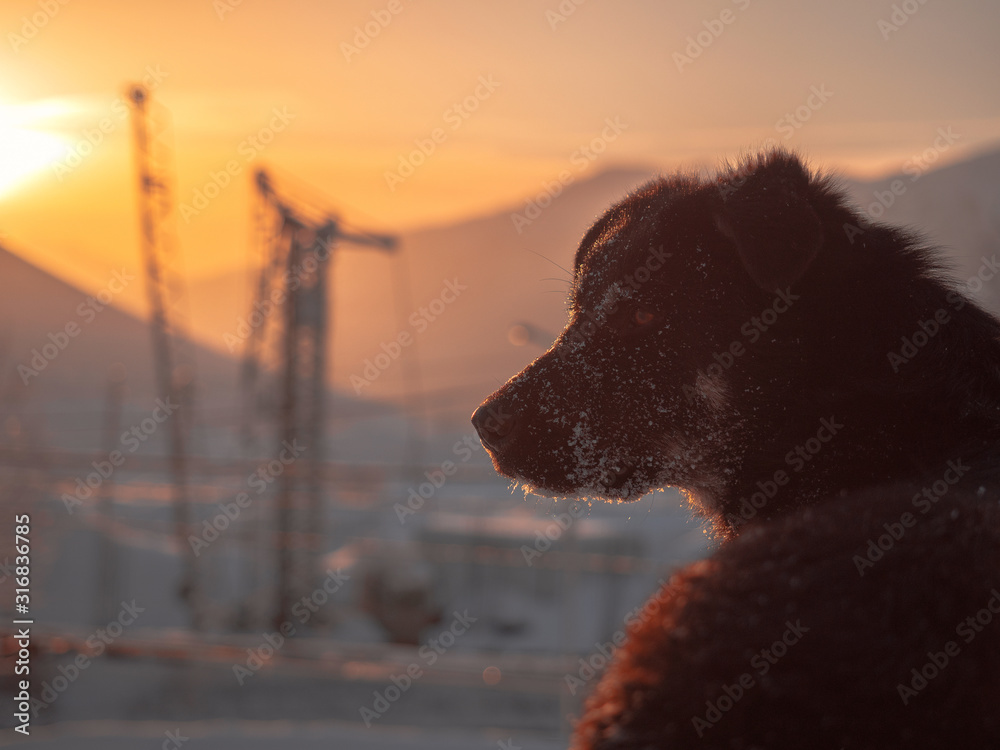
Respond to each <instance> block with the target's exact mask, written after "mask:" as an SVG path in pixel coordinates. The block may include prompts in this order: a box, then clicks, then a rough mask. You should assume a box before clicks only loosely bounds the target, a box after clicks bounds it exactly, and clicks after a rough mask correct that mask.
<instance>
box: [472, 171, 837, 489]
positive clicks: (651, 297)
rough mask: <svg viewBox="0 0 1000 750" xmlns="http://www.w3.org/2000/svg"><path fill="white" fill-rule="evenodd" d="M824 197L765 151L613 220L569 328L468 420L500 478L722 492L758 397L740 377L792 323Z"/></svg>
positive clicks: (595, 243)
mask: <svg viewBox="0 0 1000 750" xmlns="http://www.w3.org/2000/svg"><path fill="white" fill-rule="evenodd" d="M824 194H825V186H824V183H823V182H822V181H819V182H817V181H814V180H813V179H812V178H811V177H810V175H809V174H808V172H807V171H806V170H805V169H804V168H803V166H802V165H801V164H800V162H799V161H798V160H797V159H796V158H795V157H793V156H791V155H788V154H786V153H783V152H775V153H770V154H766V155H761V156H759V157H756V158H755V159H752V160H748V161H747V162H745V163H744V164H742V165H741V166H740V167H737V168H733V169H730V170H728V171H727V172H725V173H723V174H721V175H719V176H718V177H717V178H715V179H714V180H699V179H696V178H688V177H673V178H669V179H660V180H656V181H653V182H651V183H649V184H647V185H646V186H644V187H643V188H641V189H639V190H638V191H637V192H635V193H634V194H632V195H630V196H629V197H627V198H626V199H625V200H623V201H622V202H620V203H618V204H617V205H615V206H613V207H612V208H611V209H610V210H609V211H608V212H607V213H606V214H605V215H604V216H602V217H601V218H600V219H599V220H598V221H597V223H595V224H594V226H593V227H591V229H590V230H589V231H588V232H587V234H586V236H585V237H584V238H583V240H582V242H581V243H580V247H579V249H578V251H577V253H576V260H575V268H574V275H573V282H572V288H571V292H570V300H569V302H570V320H569V323H568V324H567V326H566V328H565V329H564V330H563V332H562V333H561V334H560V335H559V337H558V338H557V339H556V341H555V342H554V343H553V345H552V347H551V348H550V349H549V350H548V351H547V352H546V353H545V354H543V355H542V356H540V357H539V358H538V359H536V360H535V361H534V362H533V363H532V364H530V365H529V366H528V367H527V368H525V369H524V370H523V371H522V372H520V373H518V374H517V375H515V376H514V377H513V378H511V379H510V381H508V382H507V383H506V384H505V385H504V386H503V387H502V388H500V389H499V390H498V391H496V392H495V393H494V394H492V395H491V396H490V397H489V398H487V399H486V400H485V401H484V402H483V404H482V405H481V406H480V407H479V408H478V409H477V410H476V412H475V414H474V415H473V418H472V421H473V424H474V425H475V427H476V429H477V431H478V432H479V435H480V437H481V439H482V442H483V444H484V445H485V447H486V448H487V449H488V450H489V453H490V455H491V456H492V458H493V463H494V466H495V467H496V469H497V471H499V472H500V473H502V474H504V475H506V476H509V477H512V478H514V479H516V480H518V481H520V482H521V483H522V484H523V486H524V487H525V489H526V490H528V491H531V492H535V493H537V494H546V495H552V496H589V497H603V498H608V499H617V500H634V499H636V498H639V497H640V496H642V495H643V494H645V493H647V492H649V491H650V490H652V489H654V488H659V487H662V486H665V485H674V486H678V487H681V488H683V489H685V490H688V491H690V492H692V493H694V494H696V495H698V494H702V493H708V494H713V493H716V492H718V491H720V490H721V485H724V484H725V483H726V481H727V474H730V473H732V472H734V471H735V470H736V469H737V467H738V463H739V461H740V454H741V453H742V452H745V446H741V445H740V444H739V443H740V441H739V440H736V439H735V437H734V436H736V435H738V434H739V433H740V430H741V425H744V424H745V423H746V422H747V420H751V419H752V418H753V415H752V414H748V413H747V409H748V408H749V409H753V408H754V407H753V406H752V405H753V403H754V391H759V390H761V384H760V383H755V382H753V379H754V377H757V376H756V375H754V374H752V373H749V372H748V371H747V370H748V368H747V367H746V366H745V365H746V364H747V363H749V362H750V361H752V360H754V359H755V358H758V357H760V356H767V355H766V354H764V353H763V351H762V350H764V349H767V348H768V347H771V348H773V346H774V344H775V343H776V342H778V340H779V337H775V335H774V333H773V332H772V330H771V329H772V327H774V331H777V330H778V329H779V326H780V325H781V322H780V321H778V320H777V318H779V317H781V316H783V315H792V310H793V309H794V305H795V285H796V284H797V282H799V280H800V279H801V278H802V277H803V275H804V274H806V272H807V271H808V270H809V268H810V265H811V264H812V262H813V260H814V259H815V258H816V256H817V254H818V253H819V252H820V249H821V246H822V245H823V237H824V227H823V225H822V223H821V221H820V218H819V215H818V214H817V212H816V211H815V210H814V208H813V206H812V205H811V201H813V200H814V199H817V196H822V195H824ZM754 349H757V351H751V350H754ZM748 405H749V406H748Z"/></svg>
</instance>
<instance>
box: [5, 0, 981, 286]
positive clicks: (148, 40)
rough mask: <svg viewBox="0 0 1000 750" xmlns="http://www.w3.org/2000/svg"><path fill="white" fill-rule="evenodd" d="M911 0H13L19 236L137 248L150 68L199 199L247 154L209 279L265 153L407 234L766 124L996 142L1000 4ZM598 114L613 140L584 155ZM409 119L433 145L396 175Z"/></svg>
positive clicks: (705, 152) (192, 254) (204, 251)
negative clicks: (139, 105) (143, 95)
mask: <svg viewBox="0 0 1000 750" xmlns="http://www.w3.org/2000/svg"><path fill="white" fill-rule="evenodd" d="M63 3H65V4H63ZM894 5H896V6H897V7H898V6H899V3H898V2H883V1H882V0H877V1H872V0H846V1H845V2H838V3H822V4H821V3H799V2H793V1H792V0H785V1H780V0H772V1H770V2H764V0H717V1H716V2H691V3H662V2H653V1H652V0H644V1H633V2H627V1H626V2H616V3H611V2H607V1H606V0H605V1H601V0H586V1H584V2H581V0H563V2H561V3H560V2H559V0H551V1H548V2H545V1H534V0H513V1H512V2H507V3H502V4H501V3H469V2H459V1H458V0H439V1H437V2H435V1H434V0H392V1H391V2H390V0H371V1H370V2H369V1H358V0H339V1H338V2H336V3H329V2H320V1H319V0H311V1H306V0H299V1H298V2H285V3H279V2H276V1H274V0H241V1H240V0H215V1H214V2H213V0H180V1H178V2H172V3H156V4H154V3H135V2H122V1H120V0H88V1H87V2H83V0H63V2H60V0H35V1H34V2H30V1H28V0H5V2H4V3H3V6H2V9H0V31H2V33H3V37H4V38H3V39H0V137H2V140H3V141H4V143H5V145H4V146H3V147H0V162H3V163H2V164H0V169H2V170H3V172H2V173H0V241H2V242H3V243H4V244H6V245H9V246H10V247H12V249H14V250H16V251H17V252H19V253H21V254H22V255H24V256H25V257H26V258H27V259H29V260H31V261H32V262H35V263H37V264H38V265H41V266H42V267H44V268H46V269H47V270H50V271H52V272H54V273H56V274H58V275H60V276H62V277H63V278H66V279H68V280H70V281H72V282H74V283H77V284H79V285H81V286H84V287H86V288H91V289H96V288H99V287H101V286H103V285H104V284H105V283H106V281H107V279H108V278H109V275H110V273H111V272H112V270H113V269H114V268H115V267H116V266H121V265H127V266H130V267H137V265H138V264H137V261H136V258H137V239H136V236H137V232H136V212H135V198H134V195H133V191H132V186H133V181H134V177H133V171H132V161H131V150H130V147H131V144H130V128H129V122H128V119H127V116H126V113H125V109H124V105H123V103H122V101H121V100H120V97H121V96H122V93H123V91H124V85H125V84H126V82H128V81H133V80H139V79H142V78H143V76H147V81H148V82H149V83H151V84H154V85H155V88H154V92H153V95H154V98H155V99H156V100H157V101H158V102H159V103H160V104H162V105H164V106H165V107H167V108H168V109H169V110H170V113H171V115H172V120H173V127H172V129H171V131H170V133H169V134H170V136H171V137H172V140H173V143H174V145H175V148H176V152H175V155H176V158H175V169H176V175H177V183H178V191H177V198H178V203H179V204H187V205H189V206H190V205H193V201H194V195H195V191H196V190H199V189H201V190H204V188H205V186H206V185H207V184H208V183H210V182H211V181H212V174H213V172H215V173H218V172H220V171H222V170H225V168H226V165H227V162H232V164H230V166H231V167H233V165H235V167H233V169H232V171H234V172H236V176H235V178H234V179H233V180H232V182H230V183H229V184H227V185H225V186H224V187H223V188H222V189H221V190H220V191H219V195H218V197H216V198H215V199H214V200H211V201H210V202H209V203H208V205H207V206H206V207H205V208H204V209H202V210H198V211H197V213H193V212H191V211H185V212H184V213H185V216H184V218H181V219H180V220H179V225H178V226H179V234H180V239H181V243H182V247H183V249H184V257H185V263H186V266H187V269H188V272H189V273H190V274H191V275H192V276H209V275H212V274H215V273H219V272H221V271H224V270H228V269H233V268H243V267H244V266H245V264H246V259H247V257H248V254H247V252H248V251H247V242H248V234H249V215H250V196H251V193H250V187H249V176H250V174H251V172H252V170H253V168H254V166H256V165H257V163H258V162H260V161H263V162H265V163H268V164H271V165H274V166H275V167H277V168H278V169H279V170H280V173H281V174H286V175H294V176H296V177H297V178H299V179H301V180H302V181H303V182H304V183H308V184H311V185H313V186H316V187H317V188H318V189H319V190H321V191H322V192H323V193H325V194H326V195H327V196H329V199H330V201H331V203H332V204H333V205H334V206H338V207H340V208H341V209H342V210H343V212H344V214H345V215H346V216H347V217H349V218H351V219H352V220H353V221H354V222H355V223H357V224H363V225H366V226H371V227H372V228H378V229H384V230H393V231H395V230H399V229H401V228H405V227H412V226H417V225H423V224H433V223H440V222H443V221H449V220H453V219H456V218H460V217H463V216H468V215H473V214H476V213H481V212H484V211H490V210H495V209H498V208H501V207H504V206H508V205H511V204H514V203H516V202H517V201H519V200H521V199H523V198H524V197H526V196H532V195H535V194H537V193H538V192H539V191H540V189H541V186H542V184H543V182H544V181H546V180H550V179H552V178H553V177H555V176H556V175H558V174H559V173H560V171H563V170H566V169H569V170H571V171H572V172H573V174H574V175H581V176H582V175H584V174H589V173H593V172H594V171H596V170H599V169H602V168H606V167H611V166H616V165H622V164H628V165H637V164H643V165H650V166H652V167H659V168H667V169H669V168H673V167H675V166H677V165H692V164H699V163H707V164H712V163H715V162H716V160H717V159H718V158H719V157H720V156H731V155H734V154H736V153H738V152H739V150H740V149H741V148H743V147H746V146H748V145H753V144H755V143H756V144H759V143H761V142H763V141H765V140H766V139H768V138H772V139H774V140H776V141H778V142H781V143H784V144H786V145H789V146H792V147H794V148H797V149H800V150H801V151H803V152H804V153H806V154H808V155H809V156H810V157H811V158H812V160H813V162H814V163H816V164H818V165H825V166H836V167H838V168H843V169H847V170H850V171H853V172H855V173H858V174H876V173H879V172H885V171H889V170H894V169H898V168H899V167H900V166H901V165H902V164H903V163H904V162H905V161H906V159H908V158H909V157H911V156H912V155H914V154H917V153H919V152H921V151H922V150H923V149H925V148H926V147H928V146H929V145H930V144H931V143H932V142H933V140H934V137H935V132H936V130H937V129H938V128H940V127H952V128H953V130H954V131H955V132H957V133H959V134H961V140H960V142H959V143H958V144H957V145H956V147H955V148H953V149H952V150H951V151H950V152H949V153H948V154H947V158H948V159H955V158H960V157H961V156H962V155H963V154H966V153H969V152H970V151H975V150H981V149H983V148H986V147H989V146H994V145H996V144H997V143H998V141H1000V86H997V85H996V81H997V80H998V73H1000V48H998V45H997V44H996V38H997V32H998V30H1000V5H998V4H997V3H995V2H993V0H961V1H954V2H949V3H944V2H935V1H934V0H931V1H930V2H927V3H926V4H924V5H920V4H919V3H918V2H917V0H908V1H907V2H906V3H903V5H905V6H907V7H908V8H911V9H913V8H915V9H916V12H915V13H913V14H912V16H907V15H906V14H905V13H903V15H899V14H900V13H902V11H900V10H897V11H896V13H897V15H896V16H895V18H894V17H893V6H894ZM566 11H571V12H568V13H567V12H566ZM379 19H381V23H380V22H379ZM900 20H905V23H899V21H900ZM366 23H367V24H368V29H369V31H377V34H375V35H374V36H373V37H371V38H368V37H367V36H366V35H364V27H365V25H366ZM880 23H881V25H880ZM887 24H892V26H889V25H887ZM359 27H361V31H360V32H359V31H358V29H359ZM719 31H721V33H718V34H717V36H716V35H715V34H714V33H713V32H719ZM359 33H360V34H362V36H360V37H359V36H358V35H359ZM345 44H346V45H351V47H345V46H344V45H345ZM362 44H364V46H363V47H362ZM678 55H685V56H688V57H689V61H685V60H684V59H682V58H681V57H678ZM695 55H696V56H695ZM816 92H821V94H817V93H816ZM810 104H812V105H813V106H812V107H810V106H809V105H810ZM796 110H797V111H798V113H799V117H797V118H795V119H794V122H790V121H789V120H786V119H784V118H785V117H786V115H787V114H789V113H795V112H796ZM276 113H282V115H281V116H280V117H279V116H277V115H276ZM793 117H794V115H793ZM102 120H103V121H104V122H103V124H104V127H105V131H106V132H103V133H102V132H101V130H100V127H101V124H102ZM608 121H611V122H616V123H618V124H619V126H620V127H619V128H618V129H617V130H618V131H620V132H615V131H614V130H608V129H607V125H606V123H607V122H608ZM793 125H795V126H798V127H793ZM272 126H273V128H274V130H273V132H269V131H268V129H269V128H271V127H272ZM261 129H264V130H265V132H264V133H261V132H260V131H261ZM602 131H604V132H605V134H614V138H613V140H611V139H608V140H607V141H605V142H598V143H597V144H596V146H597V147H600V148H601V150H603V153H601V154H600V155H596V154H595V155H594V158H593V159H591V158H589V157H587V156H586V155H585V154H582V152H580V151H579V149H580V147H581V146H585V145H586V144H589V143H591V141H592V140H593V139H594V138H598V137H599V136H600V135H601V133H602ZM88 133H89V134H90V136H89V140H91V141H94V140H97V139H98V138H99V139H100V142H99V143H96V145H94V146H93V147H92V148H90V149H88V147H87V146H86V145H84V146H82V147H81V145H80V144H81V143H85V141H84V139H87V138H88ZM786 135H787V136H788V137H787V138H786ZM258 136H259V137H261V138H265V139H267V140H268V143H267V144H266V145H264V144H258V145H254V142H253V141H251V140H250V139H251V138H254V137H258ZM415 141H420V142H422V143H423V145H424V149H425V150H428V149H429V148H430V145H433V152H432V153H430V154H429V155H428V156H427V157H426V158H425V159H423V163H421V164H419V165H418V166H416V167H414V169H413V172H412V175H410V174H408V173H406V177H405V179H403V180H396V179H387V174H391V173H393V172H396V173H397V175H398V174H399V172H398V171H397V170H399V167H400V160H401V159H405V158H407V155H408V154H410V153H411V152H412V151H413V149H414V148H415V147H416V144H415ZM435 141H436V142H435ZM429 144H430V145H429ZM71 151H77V152H80V151H88V153H87V154H86V155H85V156H83V157H82V158H81V159H80V160H79V164H78V165H76V166H72V164H71V162H73V161H74V160H75V158H74V157H72V156H71ZM418 160H419V157H418ZM218 181H224V179H223V178H219V180H218ZM390 182H391V183H392V184H391V185H390V184H389V183H390ZM210 190H211V188H210Z"/></svg>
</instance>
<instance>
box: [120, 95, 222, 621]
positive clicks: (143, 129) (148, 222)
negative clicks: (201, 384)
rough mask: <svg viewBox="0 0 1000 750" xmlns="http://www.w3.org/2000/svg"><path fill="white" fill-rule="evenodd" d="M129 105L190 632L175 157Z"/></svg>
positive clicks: (157, 121)
mask: <svg viewBox="0 0 1000 750" xmlns="http://www.w3.org/2000/svg"><path fill="white" fill-rule="evenodd" d="M128 98H129V101H130V102H131V103H132V136H133V144H134V149H135V166H136V172H137V175H138V178H139V193H138V195H139V224H140V242H141V250H142V258H143V262H144V264H145V270H146V289H147V293H148V295H149V330H150V333H151V334H152V343H153V359H154V367H155V372H156V382H157V390H158V391H159V396H160V398H161V399H162V400H163V401H164V402H166V403H167V404H176V405H177V406H176V407H175V408H177V409H178V414H177V416H176V417H174V418H172V419H169V420H167V421H168V422H169V427H168V429H169V435H170V475H171V484H172V488H173V489H172V491H173V505H174V523H175V527H176V535H177V545H178V553H179V555H180V556H181V560H182V572H181V581H180V585H179V592H178V593H179V595H180V597H181V598H182V599H183V600H184V601H186V602H187V603H188V606H189V608H190V612H191V624H192V626H193V627H194V628H195V629H200V628H201V627H203V626H204V621H203V608H202V603H201V601H200V596H201V592H200V590H199V572H198V564H197V563H198V558H197V556H196V555H195V554H194V550H193V548H192V547H191V545H189V544H188V542H187V537H188V534H189V533H190V529H191V528H193V524H192V511H191V499H190V497H189V495H188V493H189V487H188V485H189V481H188V458H187V456H188V450H189V446H188V431H189V428H190V427H191V426H192V425H193V421H194V367H193V359H192V357H191V354H190V352H189V351H188V349H187V345H186V341H187V337H186V336H185V329H184V326H183V325H182V323H181V321H180V320H179V318H180V316H181V315H182V313H183V305H184V301H185V299H184V298H185V294H184V277H183V273H182V271H181V269H180V266H179V263H180V254H179V253H178V251H177V243H176V238H175V234H174V231H173V221H174V198H173V194H174V191H173V179H172V174H173V170H172V166H171V163H172V158H171V157H172V153H171V152H172V149H171V148H170V147H169V144H167V143H166V139H165V138H164V132H165V130H166V113H165V112H164V111H163V110H158V112H157V114H156V116H155V117H154V116H153V113H152V112H151V103H152V102H151V100H150V98H149V92H148V91H146V89H145V88H144V87H143V86H141V85H134V86H132V87H130V88H129V91H128Z"/></svg>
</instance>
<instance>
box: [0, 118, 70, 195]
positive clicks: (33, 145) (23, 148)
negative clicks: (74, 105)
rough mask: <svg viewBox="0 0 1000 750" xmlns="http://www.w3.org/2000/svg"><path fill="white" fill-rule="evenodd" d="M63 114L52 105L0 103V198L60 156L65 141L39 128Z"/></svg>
mask: <svg viewBox="0 0 1000 750" xmlns="http://www.w3.org/2000/svg"><path fill="white" fill-rule="evenodd" d="M65 110H66V107H65V105H61V104H59V103H58V102H55V101H46V102H33V103H30V104H16V105H15V104H7V103H5V102H0V198H2V197H4V196H5V195H6V194H7V193H9V192H10V191H11V190H12V189H13V188H14V187H16V186H17V185H19V184H21V183H22V182H23V181H24V180H26V179H28V178H29V177H31V176H32V175H34V174H35V173H37V172H39V171H40V170H43V169H45V168H46V167H47V166H48V165H49V164H51V163H52V162H53V161H54V160H55V159H57V158H58V157H59V156H60V155H61V154H62V152H63V150H64V149H65V140H64V139H63V138H62V137H61V136H58V135H55V134H54V133H51V132H48V131H47V130H45V129H43V128H42V127H39V125H40V123H42V122H43V121H45V120H47V119H49V118H51V117H54V116H57V115H60V114H63V113H64V112H65Z"/></svg>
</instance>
